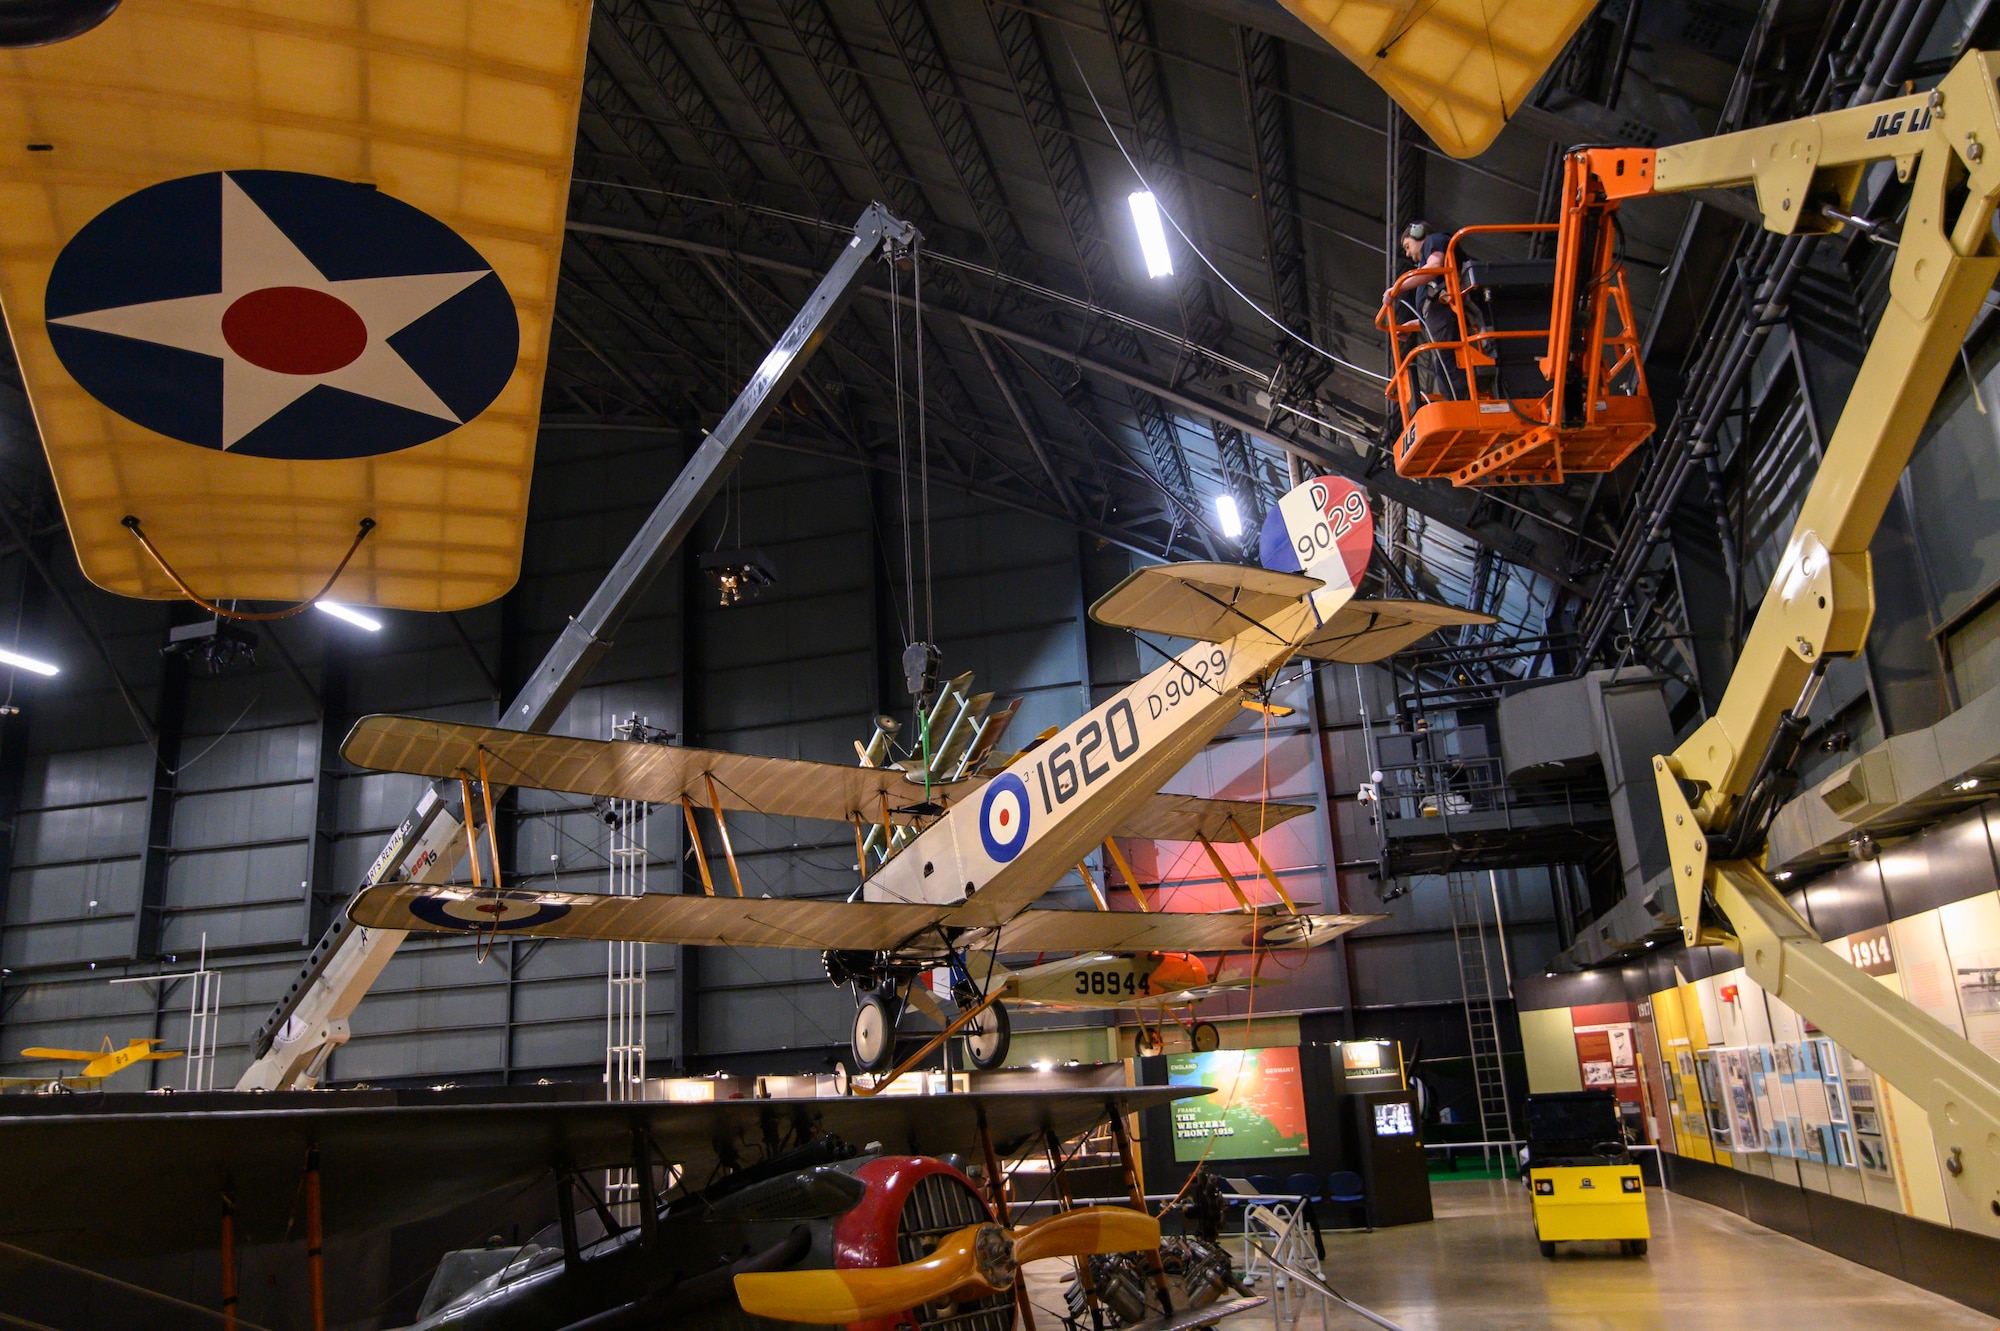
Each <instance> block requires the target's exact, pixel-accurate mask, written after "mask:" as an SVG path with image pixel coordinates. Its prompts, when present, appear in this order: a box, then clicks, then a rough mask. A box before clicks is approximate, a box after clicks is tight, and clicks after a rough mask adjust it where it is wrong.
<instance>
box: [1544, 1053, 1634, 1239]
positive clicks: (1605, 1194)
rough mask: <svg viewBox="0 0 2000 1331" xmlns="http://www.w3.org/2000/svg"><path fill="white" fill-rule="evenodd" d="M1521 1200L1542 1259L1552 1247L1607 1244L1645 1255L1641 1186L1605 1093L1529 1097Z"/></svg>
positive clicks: (1612, 1102) (1615, 1102) (1614, 1103)
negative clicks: (1529, 1205)
mask: <svg viewBox="0 0 2000 1331" xmlns="http://www.w3.org/2000/svg"><path fill="white" fill-rule="evenodd" d="M1527 1139H1528V1192H1529V1195H1530V1196H1531V1197H1532V1198H1533V1199H1534V1204H1535V1238H1536V1239H1537V1240H1539V1241H1540V1243H1541V1245H1542V1256H1544V1257H1554V1256H1555V1255H1556V1244H1558V1243H1570V1242H1576V1241H1579V1240H1585V1239H1614V1240H1616V1241H1617V1242H1618V1244H1619V1246H1620V1247H1621V1248H1622V1249H1623V1250H1624V1251H1625V1252H1627V1253H1630V1254H1632V1255H1633V1256H1636V1257H1643V1256H1645V1255H1646V1241H1647V1240H1648V1239H1650V1238H1651V1237H1652V1236H1653V1231H1652V1226H1651V1225H1649V1224H1648V1223H1647V1220H1646V1184H1645V1181H1644V1180H1643V1179H1642V1178H1641V1177H1640V1175H1639V1166H1638V1165H1637V1164H1636V1163H1634V1161H1633V1159H1632V1153H1631V1151H1630V1150H1628V1149H1627V1147H1626V1144H1625V1131H1624V1125H1623V1124H1622V1123H1621V1122H1620V1121H1619V1118H1618V1099H1617V1097H1616V1096H1615V1095H1614V1094H1613V1093H1612V1092H1610V1091H1608V1090H1607V1091H1562V1092H1559V1093H1557V1094H1553V1095H1531V1096H1529V1097H1528V1114H1527Z"/></svg>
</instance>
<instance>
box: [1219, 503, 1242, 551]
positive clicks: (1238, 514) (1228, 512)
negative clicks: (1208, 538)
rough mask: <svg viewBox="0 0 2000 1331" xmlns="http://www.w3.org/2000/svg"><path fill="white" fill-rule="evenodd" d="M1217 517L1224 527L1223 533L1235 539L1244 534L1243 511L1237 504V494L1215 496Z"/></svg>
mask: <svg viewBox="0 0 2000 1331" xmlns="http://www.w3.org/2000/svg"><path fill="white" fill-rule="evenodd" d="M1215 517H1216V521H1217V522H1218V523H1219V524H1220V525H1221V527H1222V534H1223V535H1224V536H1226V537H1228V538H1229V539H1230V540H1232V541H1233V540H1235V539H1236V538H1237V537H1239V536H1241V535H1242V534H1243V511H1242V510H1241V509H1239V508H1238V507H1237V506H1236V496H1235V495H1227V494H1221V495H1217V496H1216V497H1215Z"/></svg>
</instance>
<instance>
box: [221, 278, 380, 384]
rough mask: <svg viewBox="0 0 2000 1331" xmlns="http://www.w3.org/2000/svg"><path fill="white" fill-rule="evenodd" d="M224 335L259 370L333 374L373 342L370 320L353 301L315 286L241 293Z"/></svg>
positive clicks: (225, 321)
mask: <svg viewBox="0 0 2000 1331" xmlns="http://www.w3.org/2000/svg"><path fill="white" fill-rule="evenodd" d="M222 340H223V341H225V342H227V343H228V344H229V349H230V350H231V351H234V352H235V353H236V354H237V355H239V356H241V357H242V358H243V359H244V360H247V361H249V362H250V363H251V364H252V365H255V366H257V367H258V368H259V369H264V370H273V371H276V372H277V373H279V374H331V373H333V371H335V370H337V369H339V368H340V367H341V366H343V365H351V364H353V363H354V361H355V359H356V358H357V357H359V356H360V355H361V353H362V351H364V350H365V349H366V348H367V346H368V325H367V324H365V323H363V322H362V321H361V316H360V315H358V314H356V313H355V312H354V309H353V307H352V306H350V305H348V304H347V302H345V301H343V300H341V299H339V298H338V297H336V296H329V295H327V294H326V293H325V292H324V291H314V290H312V289H311V288H310V287H264V288H262V289H261V290H258V291H252V292H251V293H249V294H248V295H246V296H239V297H238V298H237V299H236V300H235V301H234V302H233V303H232V304H231V305H230V307H229V308H228V309H227V310H225V311H224V312H223V315H222Z"/></svg>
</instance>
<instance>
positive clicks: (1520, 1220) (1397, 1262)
mask: <svg viewBox="0 0 2000 1331" xmlns="http://www.w3.org/2000/svg"><path fill="white" fill-rule="evenodd" d="M1431 1199H1432V1205H1433V1208H1434V1210H1435V1212H1436V1215H1437V1219H1436V1220H1435V1221H1434V1222H1433V1223H1431V1224H1428V1225H1406V1226H1402V1227H1399V1228H1396V1229H1387V1230H1381V1231H1378V1232H1377V1233H1374V1234H1360V1233H1343V1234H1328V1235H1327V1236H1326V1264H1325V1266H1326V1274H1327V1279H1328V1283H1330V1284H1331V1285H1332V1286H1333V1287H1334V1288H1335V1289H1337V1290H1339V1291H1340V1292H1341V1293H1343V1294H1345V1295H1346V1296H1347V1297H1348V1298H1350V1299H1352V1300H1354V1301H1355V1302H1356V1303H1359V1304H1361V1305H1363V1306H1364V1307H1367V1308H1369V1309H1371V1310H1373V1311H1374V1312H1376V1313H1378V1314H1380V1315H1381V1316H1382V1317H1384V1318H1386V1319H1388V1320H1389V1321H1391V1322H1395V1323H1396V1324H1398V1325H1399V1326H1401V1327H1404V1328H1405V1329H1406V1331H1434V1329H1435V1331H1462V1329H1466V1328H1480V1329H1481V1331H1485V1329H1486V1328H1494V1329H1495V1331H1505V1329H1506V1328H1514V1327H1521V1328H1527V1327H1535V1328H1555V1329H1556V1331H1597V1329H1598V1328H1604V1329H1605V1331H1655V1329H1657V1331H1669V1328H1673V1331H1688V1329H1689V1328H1709V1327H1716V1328H1728V1329H1730V1331H1735V1329H1738V1328H1746V1329H1747V1328H1753V1327H1754V1328H1757V1331H1780V1329H1782V1328H1800V1331H1848V1328H1864V1327H1865V1328H1870V1329H1871V1331H1874V1329H1876V1328H1882V1327H1924V1328H1927V1329H1929V1331H1960V1329H1961V1328H1962V1329H1963V1331H1994V1323H1993V1319H1992V1318H1990V1317H1988V1316H1986V1315H1985V1314H1983V1313H1978V1312H1975V1311H1973V1310H1972V1309H1970V1308H1968V1307H1966V1306H1965V1305H1964V1304H1961V1303H1954V1302H1952V1301H1951V1300H1950V1299H1947V1298H1944V1297H1943V1296H1941V1295H1937V1294H1932V1293H1930V1292H1929V1291H1927V1290H1922V1289H1918V1288H1917V1287H1916V1286H1914V1285H1906V1284H1904V1283H1903V1282H1902V1281H1900V1280H1896V1279H1893V1278H1892V1277H1889V1276H1885V1275H1882V1274H1880V1273H1879V1272H1876V1271H1871V1270H1869V1269H1868V1268H1866V1267H1863V1266H1857V1265H1855V1264H1854V1263H1852V1262H1849V1261H1847V1260H1845V1259H1844V1258H1840V1257H1835V1256H1834V1255H1833V1254H1831V1253H1828V1252H1824V1251H1822V1250H1820V1249H1818V1248H1815V1247H1812V1246H1811V1245H1809V1244H1805V1243H1800V1242H1799V1241H1798V1240H1797V1239H1793V1238H1788V1237H1786V1236H1785V1235H1783V1234H1779V1233H1776V1232H1774V1231H1772V1230H1768V1229H1764V1228H1762V1227H1761V1226H1758V1225H1753V1224H1751V1223H1750V1222H1749V1221H1747V1220H1744V1219H1743V1218H1741V1217H1740V1216H1737V1215H1734V1214H1732V1213H1730V1212H1728V1211H1723V1210H1720V1209H1718V1208H1716V1207H1713V1206H1709V1205H1707V1204H1706V1203H1703V1202H1698V1201H1694V1200H1693V1199H1691V1198H1687V1197H1681V1196H1671V1195H1664V1194H1661V1193H1659V1192H1657V1191H1653V1192H1649V1194H1648V1200H1649V1202H1650V1210H1651V1215H1652V1225H1653V1238H1652V1243H1651V1245H1650V1251H1649V1253H1648V1255H1647V1256H1646V1257H1643V1258H1635V1257H1622V1256H1619V1255H1618V1251H1617V1246H1616V1245H1615V1244H1609V1243H1606V1244H1564V1245H1562V1247H1561V1248H1560V1249H1559V1250H1558V1256H1557V1257H1556V1259H1555V1260H1554V1261H1547V1260H1545V1259H1543V1257H1542V1256H1541V1254H1540V1252H1539V1251H1538V1250H1537V1249H1536V1246H1535V1239H1534V1224H1533V1221H1532V1219H1531V1218H1530V1215H1529V1206H1528V1199H1527V1197H1526V1195H1525V1193H1524V1192H1523V1190H1522V1188H1521V1186H1520V1184H1518V1183H1511V1182H1510V1183H1502V1182H1499V1181H1467V1182H1459V1181H1453V1182H1435V1183H1433V1184H1432V1187H1431ZM1036 1265H1037V1266H1038V1267H1047V1268H1050V1270H1049V1271H1048V1274H1047V1275H1043V1273H1042V1272H1041V1271H1032V1272H1031V1280H1032V1283H1031V1285H1030V1288H1031V1289H1032V1290H1033V1291H1034V1294H1035V1299H1034V1301H1035V1303H1036V1304H1037V1305H1038V1307H1039V1308H1040V1309H1048V1310H1054V1309H1059V1308H1060V1307H1061V1306H1062V1298H1061V1294H1060V1291H1059V1289H1058V1288H1057V1287H1056V1285H1055V1284H1054V1279H1055V1278H1056V1277H1059V1276H1060V1274H1061V1270H1060V1269H1058V1268H1057V1264H1056V1263H1037V1264H1036ZM1259 1292H1260V1293H1261V1292H1264V1291H1261V1290H1260V1291H1259ZM1307 1306H1308V1309H1309V1311H1308V1312H1307V1313H1306V1314H1305V1315H1304V1316H1302V1317H1301V1318H1300V1319H1299V1321H1298V1323H1297V1326H1296V1328H1295V1329H1294V1331H1320V1326H1321V1322H1320V1317H1319V1314H1318V1311H1317V1310H1316V1309H1313V1308H1312V1307H1311V1305H1310V1304H1308V1305H1307ZM1268 1310H1269V1305H1266V1307H1265V1308H1264V1309H1260V1310H1258V1312H1255V1313H1250V1314H1246V1315H1244V1316H1242V1317H1237V1318H1232V1319H1231V1320H1230V1321H1228V1322H1226V1323H1224V1324H1223V1325H1224V1326H1225V1327H1231V1328H1238V1329H1239V1331H1260V1328H1264V1327H1269V1326H1270V1325H1271V1317H1270V1315H1269V1311H1268ZM1037 1324H1038V1327H1039V1328H1040V1331H1050V1328H1052V1327H1053V1328H1056V1331H1060V1325H1061V1324H1060V1322H1059V1321H1057V1319H1056V1317H1055V1316H1054V1315H1053V1314H1052V1311H1044V1312H1042V1313H1041V1314H1040V1316H1038V1317H1037ZM1325 1326H1326V1328H1327V1331H1364V1329H1366V1328H1368V1327H1369V1323H1368V1322H1367V1321H1366V1320H1365V1319H1363V1318H1361V1317H1357V1316H1355V1315H1354V1314H1353V1313H1351V1312H1349V1311H1347V1310H1346V1309H1342V1308H1339V1307H1338V1306H1335V1307H1334V1308H1333V1310H1332V1311H1330V1312H1329V1313H1328V1315H1327V1318H1326V1322H1325Z"/></svg>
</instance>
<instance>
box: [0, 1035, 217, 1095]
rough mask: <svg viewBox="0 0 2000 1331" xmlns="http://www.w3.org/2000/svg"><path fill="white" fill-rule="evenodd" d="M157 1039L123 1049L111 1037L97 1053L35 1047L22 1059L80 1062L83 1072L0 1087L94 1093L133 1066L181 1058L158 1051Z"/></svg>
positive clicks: (9, 1081) (10, 1080) (2, 1082)
mask: <svg viewBox="0 0 2000 1331" xmlns="http://www.w3.org/2000/svg"><path fill="white" fill-rule="evenodd" d="M158 1043H159V1041H158V1040H127V1041H126V1042H125V1047H124V1048H123V1049H113V1048H112V1047H111V1037H110V1036H108V1035H107V1036H105V1037H104V1048H102V1049H100V1050H98V1051H97V1052H96V1053H94V1054H93V1053H90V1052H89V1051H87V1050H83V1049H44V1048H42V1047H41V1046H40V1045H35V1046H32V1047H30V1048H27V1049H23V1050H22V1051H21V1057H22V1058H39V1059H49V1060H52V1061H54V1062H58V1063H81V1064H83V1071H81V1072H79V1073H77V1074H75V1075H74V1076H70V1077H0V1087H15V1086H44V1087H47V1088H49V1089H51V1090H54V1089H56V1088H57V1087H60V1088H62V1089H63V1090H66V1091H94V1090H96V1089H97V1088H98V1087H99V1086H101V1085H103V1084H104V1082H105V1080H106V1079H107V1078H109V1077H112V1076H115V1075H116V1074H118V1073H120V1072H123V1071H124V1070H125V1069H126V1068H129V1067H131V1066H132V1065H133V1064H134V1063H146V1062H151V1061H153V1060H156V1059H166V1058H179V1057H180V1056H181V1052H182V1051H181V1050H179V1049H155V1048H153V1046H154V1045H156V1044H158Z"/></svg>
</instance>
